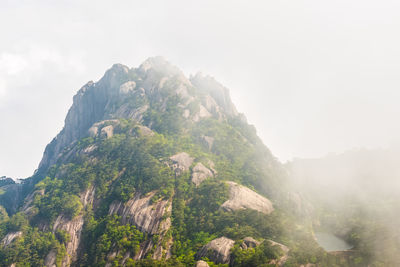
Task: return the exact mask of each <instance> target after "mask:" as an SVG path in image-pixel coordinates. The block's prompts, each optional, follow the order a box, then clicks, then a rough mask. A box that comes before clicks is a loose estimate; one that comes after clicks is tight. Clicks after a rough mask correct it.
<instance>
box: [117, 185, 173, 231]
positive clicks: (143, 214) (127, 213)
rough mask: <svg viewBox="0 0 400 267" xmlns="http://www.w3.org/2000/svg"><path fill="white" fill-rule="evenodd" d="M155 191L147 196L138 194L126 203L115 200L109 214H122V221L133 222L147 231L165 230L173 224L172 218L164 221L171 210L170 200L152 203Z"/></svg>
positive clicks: (125, 222)
mask: <svg viewBox="0 0 400 267" xmlns="http://www.w3.org/2000/svg"><path fill="white" fill-rule="evenodd" d="M155 193H156V192H155V191H153V192H151V193H149V194H147V195H145V196H141V195H140V194H137V195H136V196H135V197H134V198H133V199H130V200H128V201H127V202H126V203H121V202H113V203H112V204H111V205H110V208H109V214H110V215H111V214H117V215H119V216H121V221H122V223H124V224H127V223H130V224H133V225H135V226H137V227H138V229H140V230H141V231H143V232H146V233H150V234H156V233H158V234H159V233H161V232H165V231H167V230H168V229H169V227H170V226H171V219H170V218H169V217H168V218H167V219H166V220H165V221H164V220H163V216H164V214H165V213H167V212H169V210H170V206H171V205H170V203H169V201H168V200H160V201H158V202H156V203H151V198H152V197H153V196H154V195H155Z"/></svg>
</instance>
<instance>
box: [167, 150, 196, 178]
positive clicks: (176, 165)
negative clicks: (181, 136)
mask: <svg viewBox="0 0 400 267" xmlns="http://www.w3.org/2000/svg"><path fill="white" fill-rule="evenodd" d="M170 159H171V160H172V163H173V165H172V168H173V169H174V170H175V173H177V174H181V173H182V172H184V171H187V170H189V168H190V166H191V165H192V163H193V159H194V158H192V157H191V156H189V154H188V153H186V152H180V153H178V154H176V155H173V156H172V157H170Z"/></svg>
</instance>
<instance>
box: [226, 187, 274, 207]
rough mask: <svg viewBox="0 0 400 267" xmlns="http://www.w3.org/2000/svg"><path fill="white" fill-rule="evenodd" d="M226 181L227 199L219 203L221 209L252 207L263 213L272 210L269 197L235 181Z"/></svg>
mask: <svg viewBox="0 0 400 267" xmlns="http://www.w3.org/2000/svg"><path fill="white" fill-rule="evenodd" d="M226 183H227V184H228V185H229V199H228V200H227V201H225V202H224V203H223V204H222V205H221V208H222V209H224V210H227V211H234V210H239V209H253V210H257V211H259V212H262V213H265V214H270V213H271V212H273V211H274V208H273V206H272V202H271V201H270V200H269V199H267V198H265V197H263V196H261V195H260V194H258V193H256V192H254V191H253V190H251V189H249V188H247V187H245V186H243V185H239V184H237V183H235V182H232V181H228V182H226Z"/></svg>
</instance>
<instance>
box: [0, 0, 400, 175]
mask: <svg viewBox="0 0 400 267" xmlns="http://www.w3.org/2000/svg"><path fill="white" fill-rule="evenodd" d="M399 14H400V1H398V0H393V1H391V0H382V1H377V0H375V1H371V0H351V1H349V0H334V1H327V0H308V1H305V0H292V1H285V0H280V1H268V0H267V1H266V0H263V1H232V0H226V1H216V0H210V1H188V0H185V1H182V0H181V1H170V0H169V1H165V0H160V1H151V0H150V1H133V0H128V1H121V0H119V1H99V0H96V1H82V0H79V1H78V0H76V1H75V0H68V1H50V0H48V1H45V0H43V1H38V0H35V1H23V0H21V1H15V0H9V1H8V0H2V1H1V2H0V40H1V41H0V127H1V128H0V129H1V130H0V176H1V175H7V176H11V177H14V178H17V177H27V176H30V175H31V174H32V173H33V171H34V170H35V169H36V168H37V165H38V163H39V161H40V159H41V156H42V153H43V151H44V148H45V146H46V144H48V143H49V142H50V141H51V139H52V138H53V137H54V136H55V135H56V134H57V133H58V132H59V131H60V130H61V129H62V126H63V124H64V118H65V115H66V113H67V110H68V108H69V106H70V105H71V104H72V96H73V95H74V94H75V93H76V91H77V90H78V89H79V88H80V87H81V86H82V85H84V84H85V83H86V82H87V81H89V80H95V81H96V80H98V79H100V78H101V76H102V75H103V74H104V72H105V71H106V69H108V68H110V67H111V65H112V64H113V63H122V64H125V65H128V66H130V67H136V66H138V65H139V64H140V63H141V62H142V61H144V60H145V59H146V58H147V57H150V56H155V55H162V56H164V57H165V58H166V59H168V60H169V61H170V62H171V63H173V64H175V65H177V66H179V67H180V68H181V69H182V70H183V71H184V72H185V73H186V74H188V75H189V74H191V73H195V72H197V71H202V72H203V73H207V74H210V75H212V76H214V77H215V78H216V79H217V80H219V81H220V82H222V83H223V84H224V85H225V86H227V87H228V88H230V90H231V95H232V98H233V101H234V103H235V104H236V106H237V108H238V110H239V111H240V112H243V113H245V114H246V116H247V117H248V120H249V122H250V123H252V124H254V125H255V126H256V127H257V130H258V134H259V135H260V137H261V138H262V139H263V140H264V143H265V144H266V145H267V146H268V147H269V148H270V149H271V150H272V152H273V154H274V155H275V156H277V157H278V158H279V159H280V160H281V161H282V162H284V161H286V160H290V159H291V158H293V157H318V156H323V155H325V154H327V153H328V152H341V151H343V150H348V149H352V148H355V147H368V148H375V147H388V146H393V145H397V144H399V140H400V124H399V115H400V103H399V102H400V73H399V71H400V16H399Z"/></svg>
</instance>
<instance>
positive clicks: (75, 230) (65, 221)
mask: <svg viewBox="0 0 400 267" xmlns="http://www.w3.org/2000/svg"><path fill="white" fill-rule="evenodd" d="M83 223H84V221H83V216H82V215H79V216H77V217H75V218H74V219H72V220H70V219H69V218H66V217H64V216H63V215H60V216H58V218H57V219H56V221H55V222H54V227H53V232H55V231H56V230H64V231H66V232H67V233H68V234H69V236H70V241H69V242H68V243H67V244H66V249H67V254H68V255H67V256H66V257H65V258H64V260H63V263H62V266H69V265H70V264H71V263H72V262H74V261H75V260H76V259H77V250H78V247H79V244H80V239H81V234H82V227H83Z"/></svg>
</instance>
